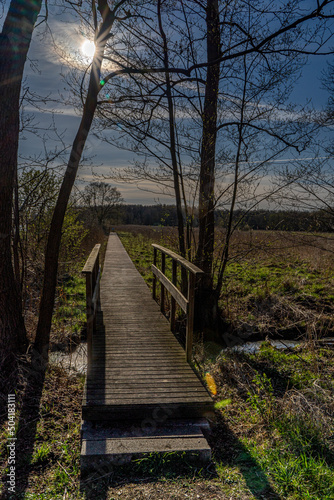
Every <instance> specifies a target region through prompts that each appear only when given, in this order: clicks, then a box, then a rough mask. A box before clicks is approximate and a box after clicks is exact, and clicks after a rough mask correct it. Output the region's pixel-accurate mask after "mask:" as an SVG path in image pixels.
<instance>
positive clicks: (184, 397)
mask: <svg viewBox="0 0 334 500" xmlns="http://www.w3.org/2000/svg"><path fill="white" fill-rule="evenodd" d="M158 271H159V270H158ZM159 272H161V271H159ZM100 285H101V308H102V312H101V313H98V322H97V329H96V332H95V333H94V338H93V352H92V362H91V364H90V371H89V375H88V377H87V381H86V387H85V395H84V399H83V418H84V419H92V420H94V421H107V422H108V421H112V422H115V421H117V420H120V419H121V420H122V419H124V420H125V421H130V422H132V421H137V420H138V419H139V420H141V421H143V420H145V418H150V417H151V416H152V412H157V411H161V408H162V407H163V408H168V411H167V410H166V411H167V413H168V418H169V416H170V415H172V417H171V418H188V417H190V416H191V417H195V416H198V417H201V416H203V415H204V414H206V413H207V412H208V411H210V409H212V400H211V398H210V395H209V394H208V392H207V390H206V389H205V388H204V386H203V385H202V383H201V382H200V380H199V378H198V376H197V375H196V374H195V373H194V371H193V370H192V368H191V367H190V366H189V365H188V364H187V363H186V362H185V360H184V350H183V348H182V347H181V346H180V344H179V343H178V341H177V340H176V338H175V337H174V336H173V334H172V333H171V331H170V329H169V324H168V321H167V320H166V318H165V317H164V316H163V315H162V314H161V313H160V311H159V306H158V305H157V304H156V303H155V302H154V301H153V300H152V297H151V294H150V291H149V289H148V287H147V285H146V284H145V283H144V281H143V279H142V278H141V276H140V275H139V273H138V271H137V270H136V269H135V268H134V265H133V263H132V262H131V260H130V258H129V257H128V255H127V254H126V252H125V250H124V247H123V246H122V244H121V242H120V241H119V239H118V237H117V236H116V235H111V236H110V238H109V242H108V247H107V251H106V257H105V263H104V271H103V275H102V278H101V281H100ZM166 289H167V287H166ZM175 289H176V287H175ZM176 290H177V289H176ZM177 292H178V294H180V295H181V292H179V291H178V290H177ZM182 297H183V296H182ZM183 298H184V297H183ZM186 300H187V299H185V298H184V301H186ZM184 301H183V305H186V304H185V303H184Z"/></svg>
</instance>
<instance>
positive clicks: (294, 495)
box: [1, 343, 334, 500]
mask: <svg viewBox="0 0 334 500" xmlns="http://www.w3.org/2000/svg"><path fill="white" fill-rule="evenodd" d="M201 356H202V357H201ZM196 359H197V362H198V367H199V369H200V371H201V373H202V375H203V376H204V374H205V373H210V374H211V377H212V378H213V379H214V382H215V387H216V391H217V394H216V396H214V399H215V401H216V403H217V404H216V412H215V419H214V421H213V422H212V434H211V436H210V437H209V442H210V445H211V447H212V450H213V461H212V463H211V464H209V465H206V466H205V467H202V466H201V465H200V464H198V463H196V462H192V461H189V460H188V458H186V457H185V456H182V455H181V456H177V455H175V454H173V453H167V454H165V455H162V456H159V455H154V454H152V455H149V456H146V457H144V458H142V459H137V460H135V461H133V462H132V463H130V464H124V465H115V466H113V468H112V469H110V468H107V469H106V470H104V469H103V467H101V470H100V471H99V474H96V472H94V471H93V472H92V474H90V475H89V476H86V477H85V478H84V479H83V481H82V483H81V485H80V476H79V472H80V471H79V469H80V449H79V443H80V423H81V398H82V390H83V378H81V377H70V376H69V375H68V374H67V373H66V372H65V371H63V370H62V369H60V368H58V367H56V366H51V367H50V368H49V369H48V371H47V374H46V378H45V382H44V388H43V392H42V397H41V399H40V402H39V405H38V414H37V424H36V422H35V420H34V419H35V418H36V414H35V415H34V414H33V413H30V414H29V412H28V414H27V412H24V411H23V409H22V406H21V404H22V400H23V399H24V398H21V397H20V394H17V399H18V409H19V411H18V414H17V419H18V421H20V425H19V428H20V429H21V430H22V429H23V430H24V433H25V434H29V428H30V427H32V428H33V431H34V439H33V440H32V441H31V443H32V444H31V447H30V448H29V447H27V445H26V444H25V445H24V446H23V444H22V443H26V441H23V442H22V441H21V444H20V446H18V448H17V449H18V451H19V453H18V457H19V460H18V466H17V478H18V482H17V485H18V491H17V495H16V496H15V498H21V499H45V500H51V499H52V500H58V499H59V500H61V499H64V498H65V499H66V498H67V499H71V500H83V499H84V498H94V499H95V500H100V499H101V500H102V499H116V498H121V499H124V500H130V499H131V500H133V499H145V498H150V499H153V500H161V499H162V498H164V499H165V498H166V499H172V498H174V499H178V498H180V499H181V498H190V499H198V498H200V499H203V500H204V499H205V500H206V499H209V500H210V499H211V500H218V499H219V500H220V499H222V500H227V499H230V498H235V499H240V500H248V499H259V500H260V499H262V498H265V499H271V498H276V499H279V498H280V499H286V500H297V499H298V500H304V499H305V500H306V499H308V500H310V499H312V500H317V499H319V500H320V499H321V500H330V499H332V498H333V497H334V441H333V435H334V424H333V413H334V400H333V379H334V378H333V371H334V368H333V367H334V363H333V361H334V353H333V350H331V349H324V348H320V347H313V348H312V349H310V346H309V345H305V346H304V347H303V346H300V347H298V348H295V349H293V350H291V351H284V352H282V351H278V350H277V349H275V348H273V347H270V346H269V344H268V343H264V344H263V346H262V348H261V350H260V351H259V352H257V353H255V354H241V353H236V352H232V351H229V350H227V351H224V352H223V353H222V354H221V355H220V356H218V358H216V359H215V360H212V361H208V359H207V358H206V357H205V355H204V350H203V346H200V345H198V346H197V352H196ZM303 367H305V370H306V375H305V376H304V375H302V373H303ZM296 369H297V371H298V372H300V376H299V377H297V376H295V372H296ZM23 392H24V391H23ZM23 414H24V415H25V420H24V422H22V421H21V420H22V418H23ZM34 422H35V424H34ZM22 424H23V425H22ZM21 432H22V431H21ZM7 437H8V436H7V434H6V426H5V425H4V426H3V430H2V435H1V456H2V472H3V473H5V472H6V469H5V468H6V460H5V459H6V454H7V452H6V442H7ZM3 478H4V476H3ZM20 488H21V491H20Z"/></svg>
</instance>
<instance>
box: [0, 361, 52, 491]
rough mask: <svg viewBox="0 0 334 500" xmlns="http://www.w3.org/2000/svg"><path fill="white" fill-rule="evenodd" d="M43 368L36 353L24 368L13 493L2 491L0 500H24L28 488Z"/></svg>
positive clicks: (38, 418) (44, 365)
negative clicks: (19, 499) (23, 389)
mask: <svg viewBox="0 0 334 500" xmlns="http://www.w3.org/2000/svg"><path fill="white" fill-rule="evenodd" d="M46 367H47V365H46V363H45V362H44V359H43V357H41V356H40V355H39V354H36V353H33V355H32V357H31V362H30V363H29V364H27V366H26V373H25V378H26V386H25V391H24V395H23V398H22V404H21V405H20V412H19V419H18V422H17V428H16V429H17V430H16V441H15V492H14V493H12V492H10V491H8V489H7V488H6V489H5V491H4V493H3V495H2V497H1V498H3V499H6V500H7V499H18V498H24V493H25V491H26V489H27V487H28V479H29V474H30V472H31V471H30V463H31V459H32V456H33V451H34V443H35V435H36V429H37V424H38V422H39V420H40V401H41V397H42V391H43V386H44V380H45V372H46ZM16 410H17V409H16ZM7 480H8V477H6V475H5V476H4V477H2V481H3V484H6V485H7Z"/></svg>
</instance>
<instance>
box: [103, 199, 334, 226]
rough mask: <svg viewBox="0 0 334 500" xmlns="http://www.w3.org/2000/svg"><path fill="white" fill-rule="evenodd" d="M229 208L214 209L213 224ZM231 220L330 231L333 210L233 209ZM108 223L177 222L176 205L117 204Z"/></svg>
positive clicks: (224, 223)
mask: <svg viewBox="0 0 334 500" xmlns="http://www.w3.org/2000/svg"><path fill="white" fill-rule="evenodd" d="M228 218H229V212H228V211H227V210H216V211H215V221H216V225H217V227H222V228H224V227H226V226H227V223H228ZM233 221H234V224H235V223H236V222H237V221H239V223H238V228H239V229H241V230H250V229H253V230H273V231H275V230H278V231H311V232H333V231H334V211H333V213H328V212H325V211H322V210H316V211H298V210H265V209H261V210H254V211H246V210H236V211H235V213H234V217H233ZM111 223H112V224H125V225H129V224H133V225H145V226H177V215H176V207H175V206H174V205H121V206H118V207H117V208H115V212H114V215H113V217H112V220H111ZM193 226H194V227H197V226H198V218H197V214H196V213H195V214H194V220H193Z"/></svg>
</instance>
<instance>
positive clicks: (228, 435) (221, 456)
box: [209, 417, 281, 500]
mask: <svg viewBox="0 0 334 500" xmlns="http://www.w3.org/2000/svg"><path fill="white" fill-rule="evenodd" d="M209 444H210V446H211V448H212V452H213V455H214V457H215V460H216V462H219V463H221V464H222V465H223V466H224V465H225V466H228V467H238V468H239V471H240V473H241V474H242V476H243V478H244V480H245V483H246V486H247V488H248V490H249V491H250V492H251V493H252V494H253V495H254V497H255V498H257V499H259V500H263V498H265V499H266V500H281V497H280V496H279V494H278V493H276V491H275V490H274V489H273V487H272V485H271V484H270V482H269V480H268V478H267V476H266V474H265V473H264V472H263V470H262V468H261V466H260V465H259V463H258V462H257V461H256V460H255V459H254V457H252V456H251V455H250V453H249V451H248V450H247V448H246V447H245V446H244V445H243V444H242V443H241V441H240V440H239V439H238V437H237V436H236V435H235V433H234V432H233V431H232V429H231V428H230V427H229V426H228V425H227V424H226V422H225V421H224V419H223V418H221V417H219V419H218V421H217V422H216V424H215V427H214V429H213V433H212V435H211V437H210V439H209Z"/></svg>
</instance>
